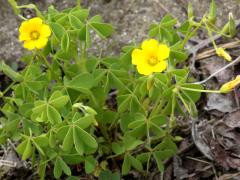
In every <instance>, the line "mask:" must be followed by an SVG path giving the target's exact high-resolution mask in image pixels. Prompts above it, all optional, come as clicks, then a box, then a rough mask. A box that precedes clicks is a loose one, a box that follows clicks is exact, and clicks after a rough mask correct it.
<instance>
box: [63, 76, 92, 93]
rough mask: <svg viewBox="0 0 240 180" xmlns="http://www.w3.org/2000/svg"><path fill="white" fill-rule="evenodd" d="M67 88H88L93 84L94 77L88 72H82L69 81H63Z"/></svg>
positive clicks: (78, 89) (79, 89)
mask: <svg viewBox="0 0 240 180" xmlns="http://www.w3.org/2000/svg"><path fill="white" fill-rule="evenodd" d="M65 85H66V86H67V87H68V88H72V89H75V90H77V91H81V90H84V89H90V88H92V87H93V85H94V78H93V76H92V75H91V74H89V73H82V74H79V75H78V76H76V77H74V78H73V79H72V80H71V81H69V82H67V83H65Z"/></svg>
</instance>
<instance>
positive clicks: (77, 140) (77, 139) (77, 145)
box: [73, 128, 84, 155]
mask: <svg viewBox="0 0 240 180" xmlns="http://www.w3.org/2000/svg"><path fill="white" fill-rule="evenodd" d="M79 136H80V134H78V133H77V132H76V128H73V142H74V145H75V149H76V151H77V152H78V153H79V154H80V155H83V152H84V144H83V142H82V140H81V138H80V137H79Z"/></svg>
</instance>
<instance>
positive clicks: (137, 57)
mask: <svg viewBox="0 0 240 180" xmlns="http://www.w3.org/2000/svg"><path fill="white" fill-rule="evenodd" d="M144 59H145V54H144V52H143V51H142V50H140V49H134V50H133V51H132V64H134V65H137V64H138V63H141V62H143V61H144Z"/></svg>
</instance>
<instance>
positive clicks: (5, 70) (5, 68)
mask: <svg viewBox="0 0 240 180" xmlns="http://www.w3.org/2000/svg"><path fill="white" fill-rule="evenodd" d="M0 71H3V73H4V74H6V75H7V76H8V77H9V78H11V79H12V80H13V81H16V82H21V81H23V77H22V75H21V74H19V73H18V72H15V71H14V70H13V69H12V68H11V67H9V66H8V65H7V64H5V63H4V61H1V62H0Z"/></svg>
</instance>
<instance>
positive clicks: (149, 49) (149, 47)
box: [141, 39, 158, 56]
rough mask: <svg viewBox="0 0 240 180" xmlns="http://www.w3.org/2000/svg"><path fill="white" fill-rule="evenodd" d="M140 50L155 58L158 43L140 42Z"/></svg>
mask: <svg viewBox="0 0 240 180" xmlns="http://www.w3.org/2000/svg"><path fill="white" fill-rule="evenodd" d="M141 48H142V50H143V51H144V52H146V53H148V54H149V56H157V52H158V41H157V40H155V39H148V40H145V41H143V42H142V45H141Z"/></svg>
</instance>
